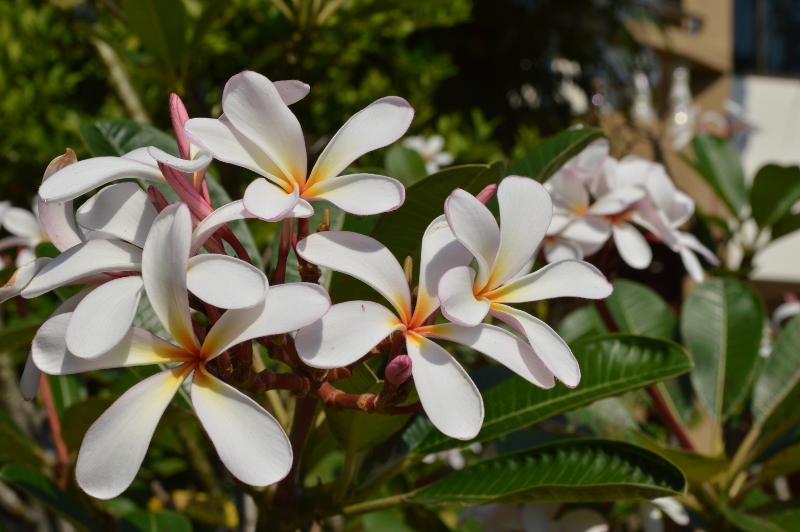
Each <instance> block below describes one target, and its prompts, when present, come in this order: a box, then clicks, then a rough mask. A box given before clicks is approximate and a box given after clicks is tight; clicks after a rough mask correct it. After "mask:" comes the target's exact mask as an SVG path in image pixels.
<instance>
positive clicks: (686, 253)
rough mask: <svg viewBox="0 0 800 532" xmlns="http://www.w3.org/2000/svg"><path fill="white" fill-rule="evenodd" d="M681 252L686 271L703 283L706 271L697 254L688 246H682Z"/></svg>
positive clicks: (695, 279) (697, 281) (696, 280)
mask: <svg viewBox="0 0 800 532" xmlns="http://www.w3.org/2000/svg"><path fill="white" fill-rule="evenodd" d="M680 254H681V260H682V261H683V266H684V268H686V273H688V274H689V276H690V277H691V278H692V279H694V281H695V282H696V283H702V282H703V281H704V280H705V272H703V266H702V265H701V264H700V261H699V260H698V259H697V255H695V254H694V252H693V251H692V250H690V249H688V248H681V249H680Z"/></svg>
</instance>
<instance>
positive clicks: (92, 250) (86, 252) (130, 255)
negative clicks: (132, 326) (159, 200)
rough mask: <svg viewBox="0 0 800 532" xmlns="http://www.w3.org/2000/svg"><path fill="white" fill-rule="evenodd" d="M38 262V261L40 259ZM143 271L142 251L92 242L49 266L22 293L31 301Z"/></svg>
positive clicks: (117, 243)
mask: <svg viewBox="0 0 800 532" xmlns="http://www.w3.org/2000/svg"><path fill="white" fill-rule="evenodd" d="M37 260H38V259H37ZM141 269H142V250H141V249H140V248H138V247H136V246H134V245H133V244H129V243H127V242H123V241H121V240H90V241H89V242H86V243H85V244H80V245H78V246H74V247H71V248H70V249H68V250H67V251H65V252H64V253H62V254H60V255H59V256H58V257H56V258H55V259H53V261H51V262H49V263H48V264H47V265H46V266H45V267H44V268H42V270H41V271H40V272H39V273H38V274H36V277H34V278H33V280H32V281H31V282H30V283H28V286H27V287H26V288H25V289H24V290H23V291H22V297H24V298H26V299H29V298H32V297H36V296H40V295H42V294H44V293H45V292H49V291H50V290H53V289H54V288H58V287H59V286H66V285H68V284H71V283H74V282H75V281H77V280H79V279H83V278H86V277H89V276H93V275H95V274H99V273H104V272H113V271H127V272H137V271H141Z"/></svg>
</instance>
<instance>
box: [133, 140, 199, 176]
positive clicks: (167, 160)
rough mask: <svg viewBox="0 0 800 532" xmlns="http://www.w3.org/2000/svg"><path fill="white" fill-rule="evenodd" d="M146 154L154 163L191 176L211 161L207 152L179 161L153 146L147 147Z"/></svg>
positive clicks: (178, 158)
mask: <svg viewBox="0 0 800 532" xmlns="http://www.w3.org/2000/svg"><path fill="white" fill-rule="evenodd" d="M147 153H148V154H150V157H152V158H153V159H155V160H156V161H158V162H160V163H162V164H165V165H167V166H169V167H170V168H174V169H175V170H178V171H179V172H184V173H188V174H193V173H195V172H199V171H200V170H203V169H204V168H206V167H207V166H208V165H209V164H211V161H212V156H211V152H209V151H208V150H200V151H199V152H197V153H196V154H195V156H194V157H193V158H192V159H181V158H180V157H175V156H174V155H170V154H169V153H167V152H165V151H164V150H161V149H159V148H156V147H155V146H150V147H148V148H147Z"/></svg>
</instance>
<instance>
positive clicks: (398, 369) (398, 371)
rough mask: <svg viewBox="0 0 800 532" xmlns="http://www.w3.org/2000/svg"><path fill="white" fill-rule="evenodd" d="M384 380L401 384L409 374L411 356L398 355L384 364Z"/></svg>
mask: <svg viewBox="0 0 800 532" xmlns="http://www.w3.org/2000/svg"><path fill="white" fill-rule="evenodd" d="M385 376H386V380H387V381H389V382H391V383H392V384H403V383H404V382H406V381H407V380H408V378H409V377H410V376H411V357H410V356H408V355H400V356H398V357H397V358H395V359H394V360H392V361H391V362H389V365H388V366H386V373H385Z"/></svg>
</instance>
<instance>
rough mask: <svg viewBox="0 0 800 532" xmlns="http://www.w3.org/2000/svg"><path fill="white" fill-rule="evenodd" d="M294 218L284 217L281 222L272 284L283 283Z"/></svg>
mask: <svg viewBox="0 0 800 532" xmlns="http://www.w3.org/2000/svg"><path fill="white" fill-rule="evenodd" d="M293 229H294V218H285V219H284V220H283V221H282V222H281V234H280V240H279V241H278V262H277V263H276V264H275V273H273V274H272V282H271V284H272V285H276V284H283V283H284V282H285V281H286V261H287V260H288V259H289V249H291V247H292V237H293V236H294V235H293V234H292V230H293Z"/></svg>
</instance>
